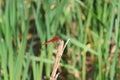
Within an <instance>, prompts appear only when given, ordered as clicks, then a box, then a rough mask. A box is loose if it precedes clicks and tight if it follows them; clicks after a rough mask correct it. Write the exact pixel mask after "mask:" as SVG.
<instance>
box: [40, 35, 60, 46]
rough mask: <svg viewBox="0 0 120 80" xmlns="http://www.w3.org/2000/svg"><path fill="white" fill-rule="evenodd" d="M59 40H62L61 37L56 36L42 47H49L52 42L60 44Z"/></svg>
mask: <svg viewBox="0 0 120 80" xmlns="http://www.w3.org/2000/svg"><path fill="white" fill-rule="evenodd" d="M59 40H61V39H60V37H59V36H55V37H53V38H52V39H50V40H48V41H47V42H45V43H43V44H42V46H44V45H47V44H49V43H51V42H59Z"/></svg>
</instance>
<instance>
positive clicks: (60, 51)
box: [50, 39, 70, 80]
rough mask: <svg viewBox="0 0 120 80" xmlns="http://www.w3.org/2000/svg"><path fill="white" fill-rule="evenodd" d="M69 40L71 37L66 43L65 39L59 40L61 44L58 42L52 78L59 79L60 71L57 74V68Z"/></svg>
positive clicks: (53, 79)
mask: <svg viewBox="0 0 120 80" xmlns="http://www.w3.org/2000/svg"><path fill="white" fill-rule="evenodd" d="M69 40H70V39H68V40H67V42H66V43H65V45H64V41H63V40H60V41H59V44H58V47H57V55H56V58H55V62H54V66H53V71H52V74H51V77H50V80H57V77H58V75H59V73H58V74H56V71H57V68H58V64H59V62H60V59H61V56H62V54H63V51H64V49H65V47H66V46H67V44H68V42H69Z"/></svg>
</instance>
